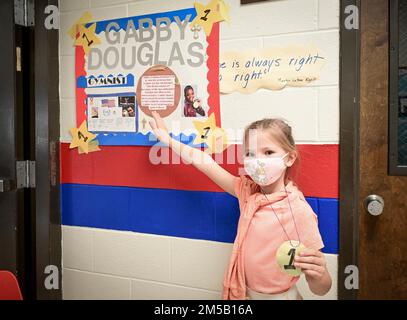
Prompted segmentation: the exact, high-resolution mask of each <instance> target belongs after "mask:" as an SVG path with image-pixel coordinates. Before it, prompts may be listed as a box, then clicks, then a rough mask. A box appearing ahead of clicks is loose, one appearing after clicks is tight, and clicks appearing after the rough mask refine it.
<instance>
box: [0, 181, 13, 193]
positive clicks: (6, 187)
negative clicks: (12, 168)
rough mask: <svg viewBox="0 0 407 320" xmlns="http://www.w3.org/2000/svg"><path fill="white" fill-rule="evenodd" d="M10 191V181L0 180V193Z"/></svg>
mask: <svg viewBox="0 0 407 320" xmlns="http://www.w3.org/2000/svg"><path fill="white" fill-rule="evenodd" d="M10 190H11V181H10V180H8V179H3V178H0V192H7V191H10Z"/></svg>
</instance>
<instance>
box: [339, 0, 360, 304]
mask: <svg viewBox="0 0 407 320" xmlns="http://www.w3.org/2000/svg"><path fill="white" fill-rule="evenodd" d="M349 5H355V6H357V7H358V8H359V13H360V0H342V1H341V8H340V10H341V19H340V21H341V26H340V39H341V40H340V151H339V153H340V189H339V194H340V196H339V213H340V214H339V217H340V218H339V229H340V230H339V264H338V299H341V300H343V299H345V300H351V299H356V298H357V292H356V291H355V290H348V289H346V288H345V285H344V284H345V278H346V276H347V275H346V274H345V272H344V271H345V268H346V266H348V265H356V266H357V265H358V244H359V223H358V221H359V215H358V199H359V196H358V190H359V110H360V104H359V79H360V74H359V66H360V30H347V29H346V28H345V24H344V21H345V18H346V14H345V13H344V12H345V8H346V7H347V6H349Z"/></svg>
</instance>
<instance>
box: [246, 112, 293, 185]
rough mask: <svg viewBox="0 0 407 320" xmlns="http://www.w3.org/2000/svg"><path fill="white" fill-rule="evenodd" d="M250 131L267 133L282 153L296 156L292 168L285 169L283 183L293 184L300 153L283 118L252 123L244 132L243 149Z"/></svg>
mask: <svg viewBox="0 0 407 320" xmlns="http://www.w3.org/2000/svg"><path fill="white" fill-rule="evenodd" d="M251 130H266V131H269V132H270V134H271V136H272V137H273V138H274V140H276V142H277V143H278V144H279V145H280V147H281V148H282V149H284V151H286V152H289V154H290V155H291V154H293V153H294V154H296V156H297V158H296V160H295V162H294V164H293V166H291V167H288V168H287V170H286V172H285V177H284V180H285V183H286V182H287V181H288V180H291V181H293V182H294V180H295V179H294V176H295V178H296V177H297V175H298V171H297V170H296V169H297V168H298V165H299V161H300V153H299V152H298V149H297V146H296V144H295V141H294V137H293V135H292V129H291V127H290V126H289V125H288V123H287V121H286V120H284V119H283V118H265V119H262V120H257V121H255V122H252V123H251V124H249V125H248V126H247V127H246V128H245V130H244V136H243V147H245V145H246V144H247V139H248V137H249V132H250V131H251ZM294 172H295V173H294ZM294 183H295V182H294Z"/></svg>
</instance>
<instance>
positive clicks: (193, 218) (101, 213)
mask: <svg viewBox="0 0 407 320" xmlns="http://www.w3.org/2000/svg"><path fill="white" fill-rule="evenodd" d="M307 200H308V201H309V203H310V205H311V206H312V207H313V209H314V211H315V213H316V214H317V215H318V218H319V228H320V232H321V235H322V238H323V241H324V243H325V248H324V249H323V251H324V252H325V253H334V254H336V253H338V200H337V199H322V198H318V199H317V198H307ZM61 210H62V224H64V225H69V226H81V227H91V228H102V229H113V230H124V231H135V232H142V233H151V234H159V235H167V236H175V237H184V238H191V239H202V240H211V241H220V242H228V243H233V241H234V239H235V236H236V230H237V222H238V219H239V205H238V202H237V199H236V198H234V197H232V196H231V195H229V194H227V193H221V192H207V191H184V190H169V189H147V188H130V187H112V186H97V185H81V184H62V185H61Z"/></svg>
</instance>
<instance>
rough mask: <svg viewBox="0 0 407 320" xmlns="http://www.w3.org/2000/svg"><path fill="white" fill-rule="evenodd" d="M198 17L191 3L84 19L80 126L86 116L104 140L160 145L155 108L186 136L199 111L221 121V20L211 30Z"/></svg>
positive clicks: (79, 42)
mask: <svg viewBox="0 0 407 320" xmlns="http://www.w3.org/2000/svg"><path fill="white" fill-rule="evenodd" d="M202 14H203V15H204V18H206V17H207V16H208V13H205V12H202ZM205 15H206V16H205ZM196 18H197V10H196V9H195V8H188V9H183V10H177V11H171V12H162V13H156V14H149V15H142V16H134V17H128V18H127V17H126V18H120V19H113V20H105V21H97V22H87V23H85V24H82V25H81V26H79V28H80V30H76V31H78V32H79V36H77V38H76V41H75V44H76V49H75V65H76V66H75V69H76V71H75V73H76V111H77V112H76V116H77V119H76V120H77V125H78V126H79V125H80V124H82V123H83V121H84V120H86V122H87V129H88V130H89V131H90V132H92V133H95V134H97V139H98V141H99V144H100V145H154V144H156V143H157V141H156V139H155V137H154V135H153V133H152V131H151V129H150V127H149V125H148V122H149V120H150V119H151V117H152V111H157V112H158V113H159V114H160V115H161V117H163V118H166V121H167V122H168V123H169V124H171V125H172V127H171V128H170V131H171V134H172V135H173V137H175V138H181V139H182V140H183V141H184V142H188V141H189V142H193V141H194V140H195V139H194V137H195V136H196V129H195V126H194V122H196V120H199V119H198V118H202V119H201V120H202V121H206V119H208V116H209V115H212V114H213V117H214V118H215V119H216V122H217V123H216V124H217V125H218V126H220V113H219V81H218V79H219V25H218V23H215V22H216V21H214V24H213V26H212V25H211V32H210V34H209V35H207V34H206V33H205V31H207V30H206V29H207V28H203V27H201V26H200V25H199V24H196V22H195V21H196ZM198 18H199V16H198ZM203 21H205V20H203ZM95 43H97V45H93V44H95ZM174 124H175V125H174Z"/></svg>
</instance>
